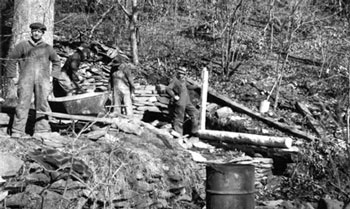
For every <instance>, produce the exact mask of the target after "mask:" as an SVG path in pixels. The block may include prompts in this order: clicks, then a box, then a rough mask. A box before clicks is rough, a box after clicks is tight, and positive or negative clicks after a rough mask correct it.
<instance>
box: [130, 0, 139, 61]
mask: <svg viewBox="0 0 350 209" xmlns="http://www.w3.org/2000/svg"><path fill="white" fill-rule="evenodd" d="M137 14H138V11H137V0H133V1H132V13H131V16H130V17H129V19H130V23H129V24H130V25H129V28H130V44H131V51H132V52H131V53H132V61H133V63H134V64H135V65H138V64H139V56H138V49H137V32H138V31H137Z"/></svg>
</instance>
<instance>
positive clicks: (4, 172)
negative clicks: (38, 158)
mask: <svg viewBox="0 0 350 209" xmlns="http://www.w3.org/2000/svg"><path fill="white" fill-rule="evenodd" d="M22 166H23V161H22V160H21V159H19V158H17V157H15V156H13V155H11V154H8V153H0V176H1V177H10V176H15V175H16V174H17V172H18V171H19V169H21V168H22Z"/></svg>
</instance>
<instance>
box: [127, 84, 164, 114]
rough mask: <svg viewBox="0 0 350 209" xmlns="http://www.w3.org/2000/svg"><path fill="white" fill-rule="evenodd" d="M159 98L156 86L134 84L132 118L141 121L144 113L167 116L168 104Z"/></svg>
mask: <svg viewBox="0 0 350 209" xmlns="http://www.w3.org/2000/svg"><path fill="white" fill-rule="evenodd" d="M161 97H162V96H161V94H159V93H158V90H156V86H153V85H141V84H135V98H134V101H133V110H134V117H135V118H137V119H142V118H143V117H144V115H145V113H146V112H151V113H160V114H165V115H166V114H168V104H167V102H166V100H164V99H160V98H161Z"/></svg>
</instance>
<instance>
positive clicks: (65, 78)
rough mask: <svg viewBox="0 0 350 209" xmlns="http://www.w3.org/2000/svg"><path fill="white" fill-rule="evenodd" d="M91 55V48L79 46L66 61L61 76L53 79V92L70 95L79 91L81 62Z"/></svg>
mask: <svg viewBox="0 0 350 209" xmlns="http://www.w3.org/2000/svg"><path fill="white" fill-rule="evenodd" d="M90 57H91V51H90V49H88V48H86V47H79V48H78V49H77V51H76V52H74V53H73V54H72V55H70V56H69V57H68V58H67V60H66V62H65V63H64V65H63V67H62V69H61V74H60V75H59V77H54V79H53V94H54V96H55V97H63V96H70V95H73V93H76V92H79V90H80V86H79V84H78V80H79V79H78V76H77V75H76V73H77V71H78V70H79V66H80V63H81V62H83V61H85V60H87V59H89V58H90Z"/></svg>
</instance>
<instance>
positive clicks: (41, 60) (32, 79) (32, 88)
mask: <svg viewBox="0 0 350 209" xmlns="http://www.w3.org/2000/svg"><path fill="white" fill-rule="evenodd" d="M29 27H30V29H31V39H29V40H26V41H22V42H20V43H19V44H17V45H16V46H15V48H14V49H13V50H12V51H11V53H10V54H9V61H8V63H7V66H6V68H7V71H6V75H7V77H8V78H9V79H10V82H12V83H14V82H15V77H16V64H17V63H18V64H19V78H18V105H17V106H16V113H15V117H14V121H13V126H12V137H14V138H26V137H28V135H26V134H25V127H26V122H27V119H28V113H29V108H30V104H31V99H32V97H33V93H34V96H35V97H34V99H35V101H34V103H35V109H36V111H43V112H50V111H51V108H50V106H49V103H48V96H49V94H50V91H51V86H50V62H52V75H53V76H55V75H56V76H58V75H59V72H60V59H59V57H58V56H57V54H56V52H55V50H54V49H53V47H52V46H50V45H49V44H47V43H45V42H43V40H42V36H43V35H44V32H45V31H46V26H45V25H43V24H42V23H32V24H30V26H29ZM49 131H51V127H50V124H49V121H48V117H47V116H45V115H43V114H38V113H37V114H36V120H35V127H34V132H35V134H36V133H43V132H49Z"/></svg>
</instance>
